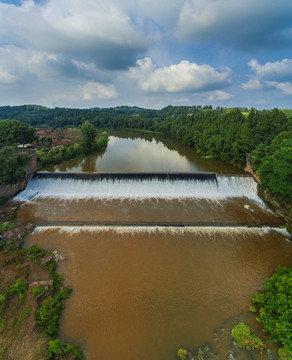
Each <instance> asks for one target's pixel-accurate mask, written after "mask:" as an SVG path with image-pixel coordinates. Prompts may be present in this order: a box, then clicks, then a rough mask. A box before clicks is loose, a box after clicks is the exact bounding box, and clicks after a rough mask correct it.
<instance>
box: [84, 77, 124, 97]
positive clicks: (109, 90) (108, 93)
mask: <svg viewBox="0 0 292 360" xmlns="http://www.w3.org/2000/svg"><path fill="white" fill-rule="evenodd" d="M80 90H81V92H82V97H83V100H94V99H101V100H109V99H115V98H117V96H118V94H117V91H116V89H115V87H114V86H113V85H103V84H100V83H97V82H92V81H91V82H88V83H87V84H85V85H82V86H80Z"/></svg>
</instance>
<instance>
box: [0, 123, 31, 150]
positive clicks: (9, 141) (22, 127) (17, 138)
mask: <svg viewBox="0 0 292 360" xmlns="http://www.w3.org/2000/svg"><path fill="white" fill-rule="evenodd" d="M35 139H36V133H35V129H34V128H32V127H31V126H29V125H27V124H25V123H22V122H20V121H18V120H1V121H0V145H2V146H5V145H7V146H10V145H13V144H25V143H31V142H33V141H34V140H35Z"/></svg>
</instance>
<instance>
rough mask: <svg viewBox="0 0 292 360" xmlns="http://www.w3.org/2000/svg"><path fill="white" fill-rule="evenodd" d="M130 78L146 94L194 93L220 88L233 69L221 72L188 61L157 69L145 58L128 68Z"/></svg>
mask: <svg viewBox="0 0 292 360" xmlns="http://www.w3.org/2000/svg"><path fill="white" fill-rule="evenodd" d="M128 77H129V78H130V79H133V80H135V81H136V82H137V84H138V86H139V88H140V89H141V90H143V91H145V92H154V93H155V92H168V93H176V92H184V91H190V92H193V91H207V90H213V89H214V90H216V89H221V88H222V87H224V86H226V85H227V84H228V83H230V82H231V70H230V69H229V68H224V70H222V71H221V72H218V71H216V70H215V69H214V68H213V67H211V66H210V65H198V64H196V63H191V62H189V61H181V62H180V63H179V64H175V65H170V66H165V67H163V68H156V67H155V65H154V64H153V62H152V60H151V59H150V58H145V59H143V60H138V61H137V66H136V67H132V68H130V69H129V74H128Z"/></svg>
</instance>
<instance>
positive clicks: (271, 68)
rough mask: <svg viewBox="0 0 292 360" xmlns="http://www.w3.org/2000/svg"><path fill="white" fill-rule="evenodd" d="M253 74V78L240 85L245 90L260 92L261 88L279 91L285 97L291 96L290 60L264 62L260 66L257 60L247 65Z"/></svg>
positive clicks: (291, 65)
mask: <svg viewBox="0 0 292 360" xmlns="http://www.w3.org/2000/svg"><path fill="white" fill-rule="evenodd" d="M248 65H249V67H250V68H251V70H252V71H253V72H254V74H255V75H254V78H252V79H250V80H249V81H248V82H247V83H244V84H242V88H243V89H245V90H261V89H263V88H267V87H268V88H275V89H278V90H281V91H282V92H283V94H285V95H292V82H291V81H289V80H292V59H283V60H282V61H275V62H266V63H265V64H264V65H261V64H260V63H259V62H258V60H255V59H253V60H251V61H249V63H248Z"/></svg>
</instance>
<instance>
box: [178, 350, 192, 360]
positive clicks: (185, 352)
mask: <svg viewBox="0 0 292 360" xmlns="http://www.w3.org/2000/svg"><path fill="white" fill-rule="evenodd" d="M177 354H178V357H179V358H180V359H181V360H186V359H187V357H188V355H189V352H188V350H185V349H179V350H178V352H177Z"/></svg>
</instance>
